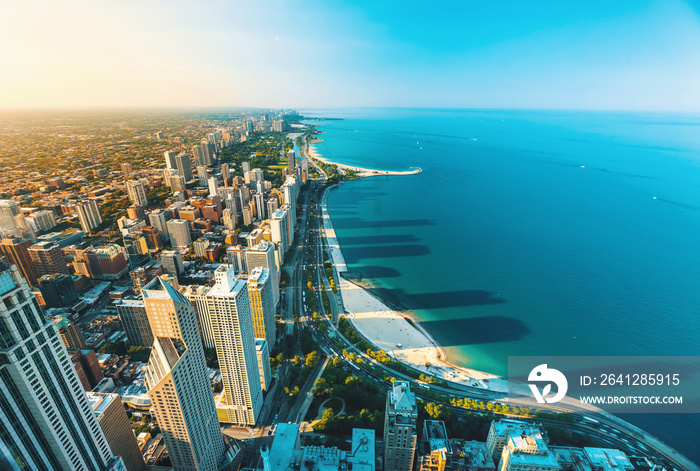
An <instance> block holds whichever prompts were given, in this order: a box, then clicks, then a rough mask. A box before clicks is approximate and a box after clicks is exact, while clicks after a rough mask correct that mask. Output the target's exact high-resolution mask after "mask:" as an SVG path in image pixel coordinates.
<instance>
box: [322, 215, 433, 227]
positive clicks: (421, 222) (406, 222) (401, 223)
mask: <svg viewBox="0 0 700 471" xmlns="http://www.w3.org/2000/svg"><path fill="white" fill-rule="evenodd" d="M434 225H435V221H431V220H430V219H392V220H387V221H368V220H366V219H360V218H334V219H333V226H334V227H335V228H336V230H337V229H338V228H342V229H345V228H347V229H364V228H375V227H412V226H434Z"/></svg>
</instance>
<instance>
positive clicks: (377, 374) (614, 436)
mask: <svg viewBox="0 0 700 471" xmlns="http://www.w3.org/2000/svg"><path fill="white" fill-rule="evenodd" d="M302 152H303V151H302ZM311 163H312V165H314V166H316V165H315V163H314V162H313V161H311ZM316 168H317V170H318V171H319V174H320V175H321V176H322V177H323V178H322V179H320V180H316V181H314V180H311V181H310V182H309V187H308V188H307V190H306V195H305V200H304V205H303V210H302V212H301V215H300V220H299V229H298V232H297V237H298V239H297V243H296V245H295V246H294V247H293V248H292V249H291V250H292V252H291V255H289V258H288V263H287V265H286V267H285V268H283V269H285V270H287V272H288V273H289V275H290V282H289V285H288V286H287V287H286V289H285V290H284V293H285V299H284V303H283V307H282V310H283V314H284V319H285V322H286V323H287V326H288V329H287V332H288V333H289V334H291V333H293V315H295V314H296V315H297V316H298V322H299V328H300V330H301V329H303V328H308V329H310V331H311V334H312V336H313V338H314V340H315V341H316V343H317V344H318V345H319V348H320V350H321V351H322V352H323V354H324V355H325V356H326V358H323V359H322V361H321V362H319V365H317V367H316V369H315V370H314V371H312V373H311V375H309V380H308V381H307V382H306V384H305V385H304V387H303V388H302V389H301V391H300V393H299V395H298V396H297V400H296V402H295V403H294V404H293V405H291V404H290V401H288V400H285V398H280V397H279V396H280V394H281V391H282V389H283V384H284V382H285V380H286V379H287V378H286V372H287V368H286V365H284V366H280V369H279V370H278V376H279V377H278V387H277V390H276V391H271V393H270V394H272V395H273V396H274V397H271V398H269V399H270V401H269V405H267V404H268V401H266V405H267V410H266V411H265V410H264V412H263V415H264V417H263V422H262V423H264V424H265V426H266V427H267V428H265V427H263V430H262V431H261V432H260V433H261V434H262V433H263V432H264V431H265V430H268V429H269V428H270V427H269V426H270V425H272V424H273V423H276V422H277V421H290V422H296V423H299V422H300V421H301V420H303V418H304V416H305V415H306V411H307V409H308V406H309V404H310V403H311V400H312V392H311V389H312V387H313V383H314V381H315V379H316V378H317V377H320V375H321V374H322V372H323V368H325V365H326V364H327V362H328V359H329V358H332V357H335V356H339V357H341V358H344V356H343V353H342V350H343V349H347V350H348V351H353V352H355V353H356V354H357V355H361V356H362V358H363V360H364V361H365V364H367V365H370V368H369V369H365V368H361V367H359V366H358V365H357V364H355V363H353V362H351V361H349V360H347V359H346V366H347V368H349V369H351V370H352V371H353V374H355V375H356V376H358V377H361V378H363V379H364V380H366V381H368V382H370V383H372V384H375V385H376V386H378V387H380V388H383V389H389V387H390V385H389V384H388V382H387V381H385V380H384V377H386V376H389V377H396V378H401V379H406V380H409V381H411V382H413V383H414V384H415V385H417V386H421V387H425V385H424V384H423V383H416V380H415V379H413V378H411V377H408V376H405V375H402V374H401V373H399V372H397V371H394V370H392V369H390V368H388V367H386V366H385V365H383V364H381V363H379V362H377V361H375V360H374V359H372V358H371V357H369V356H367V355H366V354H365V353H364V352H361V351H360V350H359V349H358V348H356V347H355V346H354V345H352V344H351V343H350V342H349V341H347V339H345V338H344V337H343V336H342V335H341V334H340V333H339V332H338V331H337V330H336V328H335V325H336V323H337V316H338V315H339V314H340V312H339V310H338V309H337V307H338V306H337V303H336V302H335V297H331V309H332V312H330V313H326V312H325V309H324V307H323V300H322V298H321V296H322V294H321V290H322V289H323V290H330V285H329V284H328V280H327V279H326V277H325V273H324V267H323V243H322V237H323V232H322V220H321V217H322V216H321V205H320V203H321V200H322V196H323V193H324V191H325V186H324V185H323V183H325V180H326V178H327V175H326V174H325V172H323V170H322V169H321V168H320V167H318V166H316ZM311 209H313V211H314V216H313V217H310V216H309V214H310V210H311ZM311 269H313V270H314V272H315V275H316V276H315V277H314V278H313V282H314V283H313V284H314V289H313V290H312V291H311V295H312V296H314V304H315V306H316V309H317V311H318V312H319V314H323V315H322V316H321V319H322V320H321V322H324V323H325V325H326V331H327V332H332V335H333V336H334V338H335V339H336V340H338V341H340V343H341V345H342V346H343V348H339V347H338V346H336V345H335V344H334V343H333V342H332V341H331V340H330V338H329V336H328V335H327V333H326V332H323V331H321V329H319V328H318V327H317V325H316V323H315V322H314V321H313V320H312V317H311V315H312V313H311V312H309V308H308V304H309V302H308V300H305V291H306V283H307V279H308V270H311ZM328 294H329V295H330V294H332V293H331V292H329V293H328ZM333 308H336V309H333ZM328 314H330V316H331V318H332V320H333V321H335V322H331V321H330V320H329V319H328ZM344 359H345V358H344ZM415 390H416V392H417V395H418V396H419V397H420V396H421V391H422V390H421V388H416V389H415ZM430 391H431V392H436V393H440V394H442V395H443V396H444V397H445V398H448V397H465V398H471V399H478V400H481V401H499V400H502V399H503V397H504V395H503V394H502V393H498V392H494V391H488V390H483V389H480V388H474V387H469V386H463V385H460V384H458V383H450V387H448V388H445V387H442V386H438V385H430ZM287 399H288V398H287ZM429 400H430V401H433V402H442V403H443V404H444V405H445V406H447V407H450V408H452V409H453V410H455V412H458V413H463V412H465V410H464V409H462V408H458V407H455V406H452V405H451V404H450V403H449V401H446V400H445V401H441V400H439V399H435V398H429ZM275 404H281V407H276V406H275ZM540 409H541V410H542V411H546V412H561V411H562V409H561V408H556V409H555V408H550V407H548V406H547V405H544V406H542V407H540ZM272 411H277V412H276V414H275V416H274V418H273V416H272ZM570 412H572V413H573V414H574V421H573V423H571V422H560V421H555V420H542V419H528V420H533V421H538V422H542V423H544V425H552V426H557V427H561V428H565V429H567V430H570V431H572V432H575V433H580V434H584V435H587V436H590V437H593V438H595V439H597V440H599V441H601V442H603V443H607V444H610V446H614V447H616V448H620V449H622V450H624V451H627V452H628V453H631V454H636V455H644V456H650V457H655V458H657V459H661V460H664V461H667V462H668V463H670V464H671V465H672V466H671V467H675V468H680V469H698V467H697V466H695V465H694V464H693V463H691V462H689V461H688V460H687V459H685V458H684V457H682V456H681V455H679V454H678V453H677V452H675V450H673V449H671V448H670V447H668V446H666V445H665V444H663V443H662V442H659V441H658V440H656V439H654V438H653V437H651V436H649V435H648V434H645V433H643V432H640V431H639V430H638V429H636V428H634V427H632V426H630V425H629V424H626V423H625V422H623V421H621V420H619V419H617V418H616V417H614V416H607V415H601V414H596V415H595V418H593V417H589V416H587V415H584V414H583V413H580V412H576V411H570ZM545 422H546V423H545ZM273 426H274V425H273Z"/></svg>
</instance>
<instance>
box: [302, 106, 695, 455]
mask: <svg viewBox="0 0 700 471" xmlns="http://www.w3.org/2000/svg"><path fill="white" fill-rule="evenodd" d="M303 114H305V115H307V116H313V115H316V116H323V117H337V118H343V119H342V120H338V121H319V122H314V124H319V125H320V129H321V130H322V131H323V132H324V134H322V135H321V136H320V137H321V138H322V139H323V140H324V142H323V143H320V144H316V145H315V147H316V149H317V150H318V151H319V152H320V153H321V154H323V155H324V156H325V157H328V158H330V159H331V160H334V161H337V162H342V163H345V164H350V165H357V166H361V167H370V168H380V169H389V170H405V169H407V168H408V167H411V166H420V167H421V168H422V169H423V173H421V174H419V175H414V176H394V177H372V178H367V179H362V180H358V181H352V182H347V183H345V184H343V185H342V186H341V187H340V188H339V189H337V190H334V191H332V192H331V195H330V198H329V212H330V215H331V217H332V220H333V225H334V227H335V230H336V232H337V234H338V239H339V242H340V244H341V247H342V249H343V254H344V256H345V259H346V261H347V263H348V268H349V269H350V270H352V271H356V272H360V273H362V275H363V276H364V277H365V278H366V279H368V280H369V281H371V282H372V283H373V284H374V285H375V286H377V287H378V288H380V289H381V290H382V291H383V293H384V294H385V295H386V296H389V297H391V298H392V299H394V300H397V301H399V302H401V303H402V304H403V305H404V306H405V307H406V308H408V309H412V310H413V311H414V313H415V315H416V318H417V320H418V321H419V322H421V324H422V326H423V327H424V328H425V329H426V330H427V331H428V332H430V334H431V335H432V336H433V337H434V338H435V340H437V341H438V342H439V343H440V344H441V345H442V346H443V347H445V349H446V351H447V353H448V356H449V358H450V360H451V361H453V362H455V363H458V364H461V365H464V366H468V367H471V368H475V369H479V370H484V371H489V372H492V373H496V374H501V375H505V374H506V373H507V371H506V368H507V358H508V356H509V355H698V354H699V353H700V316H699V315H698V313H699V311H700V288H699V286H700V116H697V115H678V114H623V113H590V112H554V111H551V112H549V111H548V112H544V111H478V110H411V109H346V110H304V111H303ZM632 421H633V422H635V423H638V424H640V425H643V426H644V427H645V428H647V429H649V430H650V431H652V432H654V433H655V434H656V435H657V436H659V437H660V438H662V439H664V440H666V441H667V442H668V443H669V444H674V445H675V446H676V448H677V449H679V451H681V452H683V453H684V454H686V456H688V457H690V458H692V459H694V460H695V461H696V462H700V452H698V450H697V449H696V447H695V446H694V444H692V443H690V442H691V441H692V439H691V437H693V436H695V434H696V433H699V432H700V420H697V417H696V416H692V417H687V416H685V417H684V416H682V415H672V416H671V415H664V416H658V415H656V416H653V417H652V416H642V417H636V418H634V419H633V420H632ZM684 440H685V441H687V443H686V442H684Z"/></svg>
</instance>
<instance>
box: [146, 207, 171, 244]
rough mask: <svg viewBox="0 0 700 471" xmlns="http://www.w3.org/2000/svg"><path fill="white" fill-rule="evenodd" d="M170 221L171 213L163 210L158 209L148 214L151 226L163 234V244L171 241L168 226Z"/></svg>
mask: <svg viewBox="0 0 700 471" xmlns="http://www.w3.org/2000/svg"><path fill="white" fill-rule="evenodd" d="M168 219H170V217H169V212H166V211H163V210H162V209H156V210H155V211H151V212H150V213H148V221H149V222H150V223H151V226H153V227H155V228H156V229H158V231H159V232H160V233H161V234H162V237H163V242H167V241H169V240H170V234H169V233H168V226H167V222H168Z"/></svg>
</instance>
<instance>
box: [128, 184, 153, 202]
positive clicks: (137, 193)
mask: <svg viewBox="0 0 700 471" xmlns="http://www.w3.org/2000/svg"><path fill="white" fill-rule="evenodd" d="M126 192H127V194H128V195H129V200H131V202H132V203H134V204H138V205H139V206H143V207H144V208H146V207H148V198H147V197H146V187H145V186H144V185H143V182H142V181H139V180H127V182H126Z"/></svg>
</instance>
